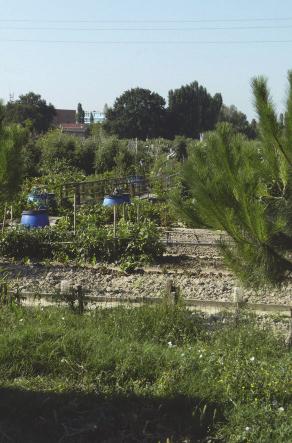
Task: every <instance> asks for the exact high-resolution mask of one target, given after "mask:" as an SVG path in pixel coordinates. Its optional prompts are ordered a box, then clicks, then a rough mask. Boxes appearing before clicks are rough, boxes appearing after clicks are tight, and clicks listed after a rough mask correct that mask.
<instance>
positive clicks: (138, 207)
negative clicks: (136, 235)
mask: <svg viewBox="0 0 292 443" xmlns="http://www.w3.org/2000/svg"><path fill="white" fill-rule="evenodd" d="M139 209H140V205H139V202H137V223H139V222H140V211H139Z"/></svg>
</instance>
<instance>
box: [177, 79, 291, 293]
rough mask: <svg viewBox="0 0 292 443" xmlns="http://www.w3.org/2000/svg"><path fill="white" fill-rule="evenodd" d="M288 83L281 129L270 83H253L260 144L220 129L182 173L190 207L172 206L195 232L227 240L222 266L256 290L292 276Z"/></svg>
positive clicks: (227, 127)
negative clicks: (212, 231) (216, 233)
mask: <svg viewBox="0 0 292 443" xmlns="http://www.w3.org/2000/svg"><path fill="white" fill-rule="evenodd" d="M288 80H289V85H290V89H289V96H288V100H287V109H286V113H285V127H284V129H283V128H282V127H281V124H282V123H281V122H279V121H278V118H277V114H276V111H275V108H274V105H273V102H272V99H271V97H270V93H269V90H268V87H267V80H266V79H265V78H263V77H258V78H255V79H253V81H252V88H253V93H254V97H255V104H256V110H257V113H258V118H259V136H260V139H259V140H258V141H249V140H247V139H246V138H245V137H244V136H243V135H242V134H237V133H235V131H234V129H233V128H232V127H231V126H230V125H229V124H226V123H223V124H220V125H219V126H218V128H217V130H216V131H214V132H211V133H209V134H207V136H206V137H205V139H204V141H203V142H202V143H201V144H200V145H199V146H198V148H197V149H195V151H194V152H193V154H192V156H191V158H190V159H189V161H188V162H187V163H186V165H185V167H184V172H183V180H184V183H186V186H187V188H188V191H189V193H190V195H191V199H190V200H188V202H183V203H182V202H179V201H178V200H176V204H177V206H178V207H179V208H180V210H181V211H182V213H183V214H184V216H185V217H186V219H188V221H189V222H190V223H193V225H194V226H201V227H209V228H212V229H220V230H223V231H225V232H226V233H227V234H228V237H229V239H230V240H225V241H222V242H221V244H220V247H221V250H222V252H223V254H224V257H225V260H226V262H227V265H228V266H229V267H230V268H231V269H232V270H233V271H234V272H235V274H236V275H237V276H238V277H239V279H240V280H241V281H242V282H243V283H244V284H246V285H249V286H253V287H261V286H264V285H267V284H272V285H274V284H277V283H279V282H281V281H282V280H283V279H284V278H285V276H286V275H287V273H288V272H291V271H292V262H291V261H290V259H289V250H290V249H291V248H292V218H291V210H292V174H291V173H292V72H289V74H288Z"/></svg>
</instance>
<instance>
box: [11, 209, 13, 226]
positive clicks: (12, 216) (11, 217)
mask: <svg viewBox="0 0 292 443" xmlns="http://www.w3.org/2000/svg"><path fill="white" fill-rule="evenodd" d="M12 222H13V207H12V206H11V207H10V224H11V225H12Z"/></svg>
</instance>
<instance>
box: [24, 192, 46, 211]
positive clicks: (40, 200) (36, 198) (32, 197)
mask: <svg viewBox="0 0 292 443" xmlns="http://www.w3.org/2000/svg"><path fill="white" fill-rule="evenodd" d="M27 202H28V203H35V204H36V205H37V206H38V207H40V208H46V207H47V194H33V193H31V194H28V198H27Z"/></svg>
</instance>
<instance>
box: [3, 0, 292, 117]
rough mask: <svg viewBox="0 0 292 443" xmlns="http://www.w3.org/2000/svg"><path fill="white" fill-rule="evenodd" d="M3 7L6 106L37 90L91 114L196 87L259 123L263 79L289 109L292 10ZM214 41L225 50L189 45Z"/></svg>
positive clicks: (113, 2) (223, 5)
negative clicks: (131, 99)
mask: <svg viewBox="0 0 292 443" xmlns="http://www.w3.org/2000/svg"><path fill="white" fill-rule="evenodd" d="M0 7H1V9H0V10H1V16H0V54H1V63H0V97H2V98H3V99H4V100H5V101H7V100H8V98H9V93H14V95H15V98H16V97H17V96H18V95H19V94H23V93H27V92H28V91H30V90H32V91H34V92H37V93H39V94H41V95H42V96H43V97H44V98H45V99H46V100H47V101H50V102H52V103H53V104H54V105H55V106H56V107H58V108H73V109H74V108H76V106H77V103H78V102H79V101H80V102H81V103H82V104H83V107H84V108H85V109H86V110H102V109H103V106H104V104H105V103H108V104H109V105H111V104H112V103H113V101H114V99H115V98H116V97H117V96H119V95H120V94H121V93H122V92H123V91H125V90H126V89H129V88H132V87H136V86H140V87H143V88H149V89H151V90H153V91H156V92H158V93H159V94H161V95H162V96H163V97H164V98H167V93H168V90H169V89H174V88H177V87H180V86H181V85H183V84H186V83H190V82H191V81H194V80H197V81H198V82H199V83H200V84H202V85H204V86H206V88H207V89H208V90H209V91H210V92H211V93H215V92H221V93H222V95H223V99H224V102H225V103H226V104H228V105H230V104H235V105H236V106H237V107H238V108H239V109H240V110H242V111H244V112H245V113H247V114H248V116H249V117H250V118H251V117H252V116H253V106H252V97H251V93H250V79H251V77H253V76H255V75H259V74H264V75H266V76H267V77H268V78H269V81H270V86H271V89H272V93H273V97H274V101H275V103H276V104H277V106H278V109H279V111H281V109H282V107H283V104H284V101H285V94H286V91H287V83H286V75H287V71H288V69H290V68H292V57H291V55H292V2H291V0H281V1H279V0H257V1H251V0H244V1H243V0H204V1H202V0H201V1H197V0H181V1H178V0H146V1H141V0H140V1H139V0H124V1H120V0H86V1H84V2H82V1H80V0H79V1H77V0H70V1H69V0H50V1H48V2H43V1H40V0H25V1H23V0H10V1H7V0H0ZM271 19H273V20H271ZM289 19H290V20H289ZM236 20H237V21H236ZM244 20H246V21H244ZM23 28H25V29H23ZM35 28H41V29H35ZM56 28H57V30H56ZM64 28H68V29H66V30H65V29H64ZM100 28H107V30H100ZM121 28H122V30H121ZM133 28H137V29H136V30H133ZM145 28H146V30H145ZM165 28H167V29H168V30H165ZM185 28H187V30H182V29H185ZM190 28H191V29H190ZM198 28H201V29H198ZM202 28H203V29H202ZM206 28H208V29H206ZM214 28H223V29H214ZM226 28H237V29H226ZM238 28H248V29H238ZM80 29H81V30H80ZM94 29H95V30H94ZM96 29H98V30H96ZM129 29H130V30H129ZM149 29H150V30H149ZM154 29H156V30H154ZM157 29H158V30H157ZM161 29H163V30H161ZM11 40H20V41H14V42H13V41H11ZM263 40H264V41H267V40H269V41H282V43H272V42H270V43H259V41H263ZM289 40H290V42H287V41H289ZM48 41H55V42H54V43H49V42H48ZM56 41H58V42H56ZM64 41H69V42H70V43H64ZM206 41H208V42H221V43H218V44H214V43H209V44H206V43H205V44H203V43H191V44H190V43H186V42H206ZM227 41H228V42H234V41H240V42H243V41H245V42H246V41H257V42H258V43H249V44H247V43H238V44H231V43H226V42H227ZM284 41H285V42H284ZM73 42H75V43H73ZM81 42H83V43H81ZM93 42H94V43H93ZM105 42H107V43H105ZM108 42H119V43H111V44H109V43H108ZM121 42H128V43H126V44H125V43H121ZM137 42H140V43H137ZM141 42H142V43H141ZM143 42H144V43H143ZM145 42H155V43H145ZM158 42H162V43H158ZM163 42H164V43H163ZM170 42H175V43H170ZM222 42H225V43H222Z"/></svg>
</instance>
